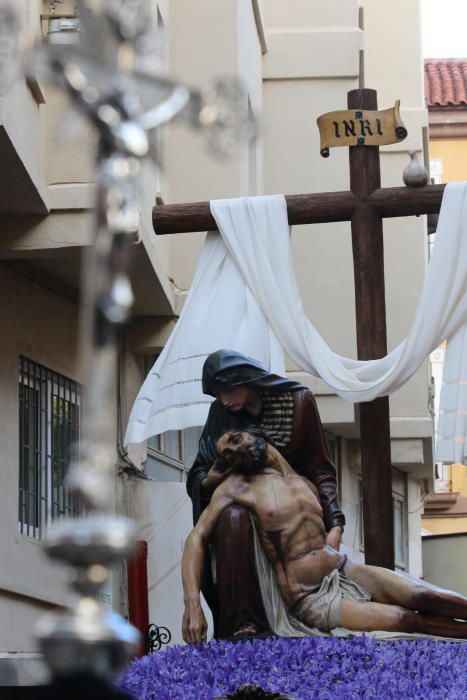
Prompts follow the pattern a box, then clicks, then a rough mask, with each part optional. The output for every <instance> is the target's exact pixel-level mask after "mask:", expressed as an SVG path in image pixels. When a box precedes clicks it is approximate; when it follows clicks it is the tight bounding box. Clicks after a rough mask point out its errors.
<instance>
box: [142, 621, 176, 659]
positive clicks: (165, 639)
mask: <svg viewBox="0 0 467 700" xmlns="http://www.w3.org/2000/svg"><path fill="white" fill-rule="evenodd" d="M171 639H172V635H171V633H170V630H168V629H167V627H159V626H158V625H155V624H154V622H152V623H151V624H150V625H149V627H148V634H147V650H148V654H154V652H156V651H159V649H161V648H162V646H164V645H165V644H169V643H170V640H171Z"/></svg>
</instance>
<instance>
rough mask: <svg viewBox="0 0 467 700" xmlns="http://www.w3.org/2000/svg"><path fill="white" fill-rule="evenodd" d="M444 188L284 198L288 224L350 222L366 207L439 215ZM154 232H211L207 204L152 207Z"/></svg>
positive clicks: (393, 213) (389, 214)
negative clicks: (365, 197)
mask: <svg viewBox="0 0 467 700" xmlns="http://www.w3.org/2000/svg"><path fill="white" fill-rule="evenodd" d="M444 187H445V185H426V186H425V187H418V188H410V187H385V188H379V189H377V190H374V191H373V192H372V193H371V194H370V195H369V197H368V198H367V199H363V200H362V199H359V198H358V197H357V196H356V195H354V194H353V193H352V192H350V191H348V192H323V193H320V194H294V195H286V197H285V199H286V202H287V213H288V219H289V224H290V225H299V224H321V223H330V222H333V221H350V220H351V219H352V215H353V213H354V211H355V210H356V209H357V208H361V207H365V206H368V207H370V208H371V209H373V210H374V211H375V212H376V213H377V214H379V215H380V216H381V217H398V216H413V215H418V214H436V213H437V212H439V209H440V206H441V200H442V198H443V191H444ZM152 221H153V226H154V231H155V232H156V234H158V235H165V234H168V233H188V232H194V231H215V230H216V229H217V225H216V222H215V220H214V217H213V216H212V214H211V211H210V208H209V202H190V203H187V204H166V205H159V206H156V207H154V209H153V212H152Z"/></svg>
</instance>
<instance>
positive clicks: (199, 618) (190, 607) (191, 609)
mask: <svg viewBox="0 0 467 700" xmlns="http://www.w3.org/2000/svg"><path fill="white" fill-rule="evenodd" d="M207 632H208V623H207V622H206V618H205V616H204V612H203V609H202V607H201V603H200V602H199V601H197V602H186V603H185V612H184V613H183V623H182V636H183V639H184V640H185V642H187V643H188V644H196V643H197V642H205V641H206V638H207Z"/></svg>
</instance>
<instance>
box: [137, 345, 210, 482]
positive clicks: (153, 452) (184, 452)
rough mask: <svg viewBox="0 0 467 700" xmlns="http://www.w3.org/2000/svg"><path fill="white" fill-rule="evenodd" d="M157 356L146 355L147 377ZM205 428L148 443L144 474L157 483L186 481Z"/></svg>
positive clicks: (171, 433) (170, 434) (166, 435)
mask: <svg viewBox="0 0 467 700" xmlns="http://www.w3.org/2000/svg"><path fill="white" fill-rule="evenodd" d="M156 359H157V355H145V358H144V369H145V373H146V375H147V374H148V372H149V371H150V370H151V368H152V366H153V364H154V362H155V361H156ZM202 431H203V428H202V427H194V428H185V430H168V431H167V432H165V433H162V434H161V435H155V436H154V437H151V438H149V440H148V441H147V459H146V464H145V472H146V474H148V476H150V477H152V478H153V479H157V480H158V481H185V479H186V472H187V471H188V470H189V469H190V467H191V465H192V464H193V462H194V460H195V457H196V455H197V454H198V445H199V439H200V437H201V433H202Z"/></svg>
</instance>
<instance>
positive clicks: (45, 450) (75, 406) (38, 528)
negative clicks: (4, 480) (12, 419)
mask: <svg viewBox="0 0 467 700" xmlns="http://www.w3.org/2000/svg"><path fill="white" fill-rule="evenodd" d="M80 412H81V387H80V386H79V384H77V383H76V382H74V381H72V380H71V379H68V378H67V377H65V376H63V375H61V374H59V373H58V372H54V371H52V370H50V369H47V368H46V367H43V366H42V365H39V364H37V363H36V362H32V361H31V360H28V359H27V358H25V357H20V362H19V504H18V529H19V532H20V533H22V534H24V535H26V536H28V537H34V538H38V539H40V538H41V537H42V536H43V534H44V529H45V528H46V527H47V526H48V525H49V524H50V523H51V522H52V521H53V520H55V519H56V518H58V517H66V516H77V515H80V513H81V506H80V504H79V503H78V501H77V500H76V498H74V497H73V496H72V495H71V494H70V493H69V491H68V489H67V487H66V484H65V479H66V475H67V472H68V467H69V463H70V452H71V447H72V446H73V449H78V445H79V436H80Z"/></svg>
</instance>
